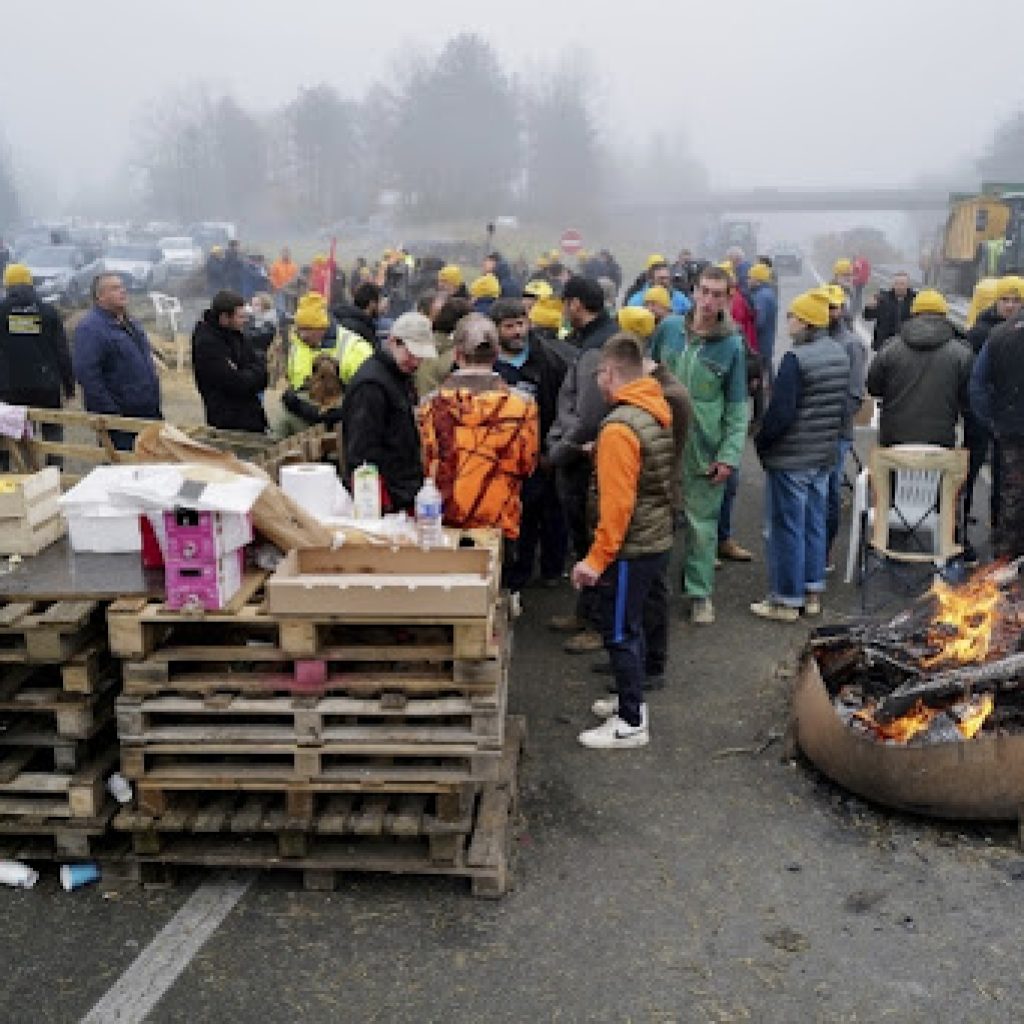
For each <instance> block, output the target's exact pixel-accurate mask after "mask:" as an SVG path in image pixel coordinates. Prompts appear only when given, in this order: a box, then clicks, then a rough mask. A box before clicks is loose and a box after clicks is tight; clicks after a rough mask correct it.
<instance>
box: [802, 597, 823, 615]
mask: <svg viewBox="0 0 1024 1024" xmlns="http://www.w3.org/2000/svg"><path fill="white" fill-rule="evenodd" d="M820 614H821V594H804V615H820Z"/></svg>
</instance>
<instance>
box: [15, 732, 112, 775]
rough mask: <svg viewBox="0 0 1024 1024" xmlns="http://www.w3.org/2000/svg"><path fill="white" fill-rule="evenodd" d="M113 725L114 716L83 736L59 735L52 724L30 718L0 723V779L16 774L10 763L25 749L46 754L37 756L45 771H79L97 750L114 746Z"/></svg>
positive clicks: (22, 753) (16, 759) (24, 751)
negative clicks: (44, 756) (43, 723)
mask: <svg viewBox="0 0 1024 1024" xmlns="http://www.w3.org/2000/svg"><path fill="white" fill-rule="evenodd" d="M115 724H116V723H115V721H114V719H113V718H109V719H108V720H107V721H105V722H102V723H100V725H99V726H98V727H97V728H96V731H95V732H94V733H93V734H92V735H91V736H88V737H86V738H85V739H75V738H73V737H68V736H61V735H60V734H59V733H58V732H57V731H56V729H54V728H53V726H49V727H47V726H46V725H40V724H39V723H37V722H32V721H31V720H22V721H18V722H15V723H13V724H8V725H0V781H7V780H8V779H9V778H11V777H12V776H13V775H14V774H16V771H14V770H13V769H12V766H13V765H16V764H17V763H18V759H19V758H21V757H23V756H24V755H25V753H26V752H27V751H28V752H31V751H38V752H39V753H40V754H43V753H46V754H48V755H49V757H48V759H44V758H42V757H40V759H39V760H45V761H46V764H45V767H44V769H43V770H45V771H55V772H77V771H80V770H81V769H83V768H85V767H86V765H88V764H89V762H90V761H91V760H92V759H93V757H95V755H96V754H97V753H100V752H101V751H103V750H104V749H106V748H109V747H112V746H116V744H117V730H116V728H115ZM5 765H6V767H5ZM18 770H20V769H18Z"/></svg>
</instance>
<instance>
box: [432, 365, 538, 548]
mask: <svg viewBox="0 0 1024 1024" xmlns="http://www.w3.org/2000/svg"><path fill="white" fill-rule="evenodd" d="M419 424H420V436H421V438H422V441H423V465H424V469H425V470H426V472H427V473H428V474H431V473H432V474H433V475H434V479H435V481H436V483H437V487H438V490H439V491H440V492H441V496H442V498H443V499H444V523H445V525H446V526H452V527H461V528H465V529H469V528H472V527H479V526H491V527H497V528H500V529H501V531H502V533H503V534H504V535H505V536H506V537H509V538H511V539H514V538H516V537H518V536H519V518H520V514H521V505H520V501H519V494H520V491H521V489H522V484H523V480H525V479H526V478H527V477H528V476H530V474H531V473H533V471H534V470H535V469H536V468H537V453H538V450H539V428H538V423H537V403H536V402H535V401H534V400H533V399H532V398H531V397H530V396H529V395H526V394H524V393H522V392H521V391H517V390H515V389H514V388H510V387H509V386H508V384H506V383H505V382H504V381H503V380H502V379H501V377H499V376H498V375H497V374H496V373H493V372H491V371H490V370H487V369H485V370H483V371H460V372H456V373H453V374H452V375H451V376H449V377H448V378H447V379H446V380H445V381H444V382H443V383H442V384H441V386H440V388H438V390H437V391H434V392H433V393H431V394H429V395H427V396H426V398H424V399H423V401H422V402H421V403H420V407H419Z"/></svg>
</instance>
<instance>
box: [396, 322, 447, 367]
mask: <svg viewBox="0 0 1024 1024" xmlns="http://www.w3.org/2000/svg"><path fill="white" fill-rule="evenodd" d="M391 337H392V338H398V339H399V340H400V341H401V342H402V343H403V344H404V345H405V347H406V348H407V349H408V350H409V351H410V352H411V353H412V354H413V355H414V356H416V358H417V359H433V358H435V357H436V356H437V346H436V345H435V344H434V332H433V329H432V328H431V326H430V321H429V320H428V319H427V318H426V317H425V316H424V315H423V314H422V313H403V314H402V315H401V316H400V317H399V318H398V319H397V320H396V321H395V322H394V324H393V325H392V327H391Z"/></svg>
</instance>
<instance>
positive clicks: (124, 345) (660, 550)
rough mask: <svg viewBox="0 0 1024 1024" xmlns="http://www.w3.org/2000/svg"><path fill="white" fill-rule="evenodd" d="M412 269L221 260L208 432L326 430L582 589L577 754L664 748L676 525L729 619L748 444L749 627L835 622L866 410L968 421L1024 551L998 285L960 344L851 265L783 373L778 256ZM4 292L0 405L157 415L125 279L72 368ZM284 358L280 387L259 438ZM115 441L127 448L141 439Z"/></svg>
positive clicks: (699, 611) (906, 438) (518, 580)
mask: <svg viewBox="0 0 1024 1024" xmlns="http://www.w3.org/2000/svg"><path fill="white" fill-rule="evenodd" d="M409 260H410V257H408V254H407V253H405V252H404V251H403V250H393V251H389V252H388V253H387V254H385V257H384V258H383V259H382V260H381V261H380V263H379V264H377V265H376V266H375V267H371V266H370V265H369V264H368V263H367V262H366V261H360V262H359V263H357V265H356V266H355V267H354V268H352V271H351V273H350V274H349V275H347V276H346V275H345V274H343V273H342V272H341V271H340V269H339V268H338V266H337V265H336V264H335V262H334V260H333V259H315V260H314V261H313V262H312V264H311V265H310V267H309V268H306V269H304V268H300V267H298V266H297V265H296V264H295V263H294V262H293V261H292V259H291V254H290V253H289V251H288V250H287V249H284V250H282V252H281V255H280V257H279V258H278V259H277V260H276V261H274V263H273V264H272V265H271V266H270V267H269V268H268V269H267V270H266V271H265V272H264V273H263V275H262V276H260V278H259V281H258V282H255V281H250V282H249V283H248V284H247V283H246V280H245V278H244V277H243V276H242V275H243V271H244V272H248V271H245V268H246V261H245V260H243V259H242V258H241V257H240V253H239V251H238V248H237V247H235V246H229V247H228V251H227V252H226V253H224V254H218V253H214V254H213V256H212V258H211V262H212V264H213V266H212V267H211V266H209V265H208V268H207V272H208V273H209V274H210V286H211V288H213V287H214V286H216V290H215V291H214V294H213V298H212V301H211V302H210V304H209V307H208V308H207V309H206V311H205V312H204V313H203V315H202V317H201V318H200V320H199V322H198V323H197V324H196V326H195V330H194V332H193V336H192V368H193V374H194V377H195V383H196V387H197V390H198V392H199V395H200V397H201V399H202V402H203V408H204V410H205V414H206V419H207V422H208V423H210V424H211V425H212V426H216V427H222V428H225V429H230V430H243V431H251V432H264V431H267V430H269V429H271V428H273V429H274V430H275V431H277V432H278V433H279V434H280V435H281V436H285V435H287V434H288V433H289V432H292V431H296V430H300V429H302V428H303V427H305V426H308V425H311V424H324V425H325V426H326V427H327V428H329V429H331V430H337V431H338V440H339V444H338V470H339V473H340V475H341V477H342V479H343V480H344V481H345V482H346V483H349V484H350V483H351V480H352V475H353V473H354V472H355V471H356V470H357V469H358V468H359V467H360V466H362V465H363V464H372V465H373V466H375V467H376V468H377V470H378V473H379V478H380V482H381V505H382V509H383V510H384V511H385V512H386V513H399V512H405V513H409V514H412V513H414V510H415V504H416V498H417V494H418V493H419V491H420V489H421V487H423V485H424V482H425V481H426V480H428V479H429V480H432V481H433V482H434V483H435V484H436V486H437V488H438V490H439V492H440V494H441V497H442V501H443V520H444V523H445V524H446V525H449V526H452V527H463V528H470V527H481V526H487V527H494V528H497V529H499V530H500V531H501V532H502V534H503V536H504V538H505V541H506V543H505V548H504V556H503V581H504V586H505V587H506V588H507V590H508V592H509V594H510V598H509V599H510V602H511V605H512V608H513V612H514V613H517V612H518V611H519V610H521V606H522V601H521V594H522V592H523V590H524V588H525V587H526V585H527V584H528V583H530V582H531V581H532V580H534V579H536V580H537V582H538V584H539V585H541V586H551V587H555V586H559V585H560V583H561V581H562V579H563V578H564V576H565V575H567V574H568V576H569V577H570V578H571V580H572V583H573V585H574V586H575V588H576V590H577V594H576V597H575V599H574V604H573V606H572V607H571V608H566V609H565V614H563V615H559V616H556V617H554V618H553V619H552V620H551V623H550V625H551V628H552V629H555V630H558V631H560V632H563V633H564V634H566V635H565V643H564V646H565V650H566V651H567V652H570V653H581V652H596V651H600V650H601V649H604V650H606V651H607V653H608V659H607V662H606V663H602V664H603V668H604V669H605V670H606V671H607V672H608V673H610V675H611V676H612V680H613V681H612V687H611V688H612V690H613V693H612V694H611V696H610V697H609V698H608V699H603V700H601V701H598V702H597V703H595V705H594V712H595V714H596V715H598V716H599V717H600V718H601V719H602V721H601V722H600V723H599V724H598V725H596V726H595V727H594V728H593V729H589V730H586V731H585V732H584V733H582V734H581V736H580V741H581V743H583V744H584V745H586V746H590V747H596V748H601V749H610V748H617V747H635V746H641V745H643V744H645V743H647V742H648V739H649V725H648V708H647V696H646V694H647V691H649V690H653V689H657V688H658V687H659V686H660V685H662V683H663V680H664V673H665V665H666V658H667V654H668V643H669V635H670V629H669V612H668V595H669V591H670V584H669V581H668V579H667V575H668V556H669V552H670V550H671V549H672V547H673V545H674V541H675V536H676V534H677V533H679V534H681V541H682V548H683V551H682V564H681V576H680V580H679V588H680V590H681V592H682V594H683V595H684V597H685V598H686V599H687V602H688V611H689V618H690V620H691V621H692V622H693V623H694V624H696V625H698V626H710V625H712V624H713V623H714V622H715V607H714V602H713V598H714V589H715V576H716V569H717V568H718V567H719V566H720V565H721V563H722V562H723V561H725V560H734V561H749V560H751V558H752V557H753V555H752V553H751V552H750V551H748V550H746V549H745V548H743V547H742V546H741V545H740V544H739V543H738V542H737V541H736V540H735V538H734V537H733V533H732V519H733V515H734V506H735V501H736V496H737V493H738V478H739V473H740V467H741V463H742V460H743V454H744V450H745V447H746V443H747V438H748V435H750V434H752V435H753V445H754V448H755V450H756V453H757V456H758V458H759V459H760V462H761V465H762V466H763V468H764V473H765V481H766V482H765V487H764V518H763V522H764V537H765V561H766V592H765V596H764V597H763V599H761V600H757V601H754V602H753V603H751V605H750V610H751V612H752V613H753V614H754V615H757V616H759V617H761V618H765V619H770V620H773V621H777V622H797V621H799V620H800V619H801V617H803V616H814V615H817V614H819V613H820V611H821V600H822V594H823V592H824V591H825V589H826V579H827V573H828V571H829V567H830V561H831V550H832V546H833V543H834V541H835V539H836V536H837V533H838V529H839V521H840V515H839V513H840V493H841V482H842V479H843V475H844V468H845V463H846V460H847V457H848V454H849V451H850V449H851V447H852V444H853V420H854V417H855V416H856V415H857V414H858V412H859V410H860V409H861V406H862V403H863V402H864V401H865V397H866V395H871V396H874V397H875V398H877V399H879V400H880V403H881V414H880V424H879V442H880V443H881V444H883V445H897V444H928V445H938V446H942V447H947V448H948V447H953V446H954V445H955V444H956V443H957V432H956V431H957V423H958V420H959V419H960V418H962V419H963V421H964V438H965V444H966V445H967V446H968V447H969V448H970V450H971V468H972V478H971V479H970V481H969V484H968V487H967V493H966V498H967V501H968V503H969V502H970V497H971V491H972V489H973V485H974V478H975V477H976V476H977V472H978V470H979V469H980V466H981V464H982V463H983V462H984V460H985V458H986V455H987V452H988V450H989V448H990V446H993V444H994V452H995V465H996V473H995V478H996V486H994V488H993V506H992V523H993V526H994V529H995V534H994V548H995V551H996V553H997V554H1000V555H1014V556H1015V555H1018V554H1021V553H1024V402H1022V401H1021V396H1022V395H1024V360H1021V359H1020V358H1019V351H1020V348H1019V346H1020V345H1022V344H1024V316H1022V315H1021V306H1022V299H1024V281H1022V280H1021V279H1020V278H1016V277H1007V278H1003V279H1001V280H999V281H996V282H992V283H991V285H989V284H988V283H984V284H985V288H986V289H988V290H987V291H986V292H985V293H984V295H981V296H980V297H977V298H978V301H977V307H978V308H977V310H976V318H975V321H974V323H973V326H972V327H971V329H970V331H969V333H968V334H967V335H966V337H963V336H961V334H960V333H959V332H958V330H957V329H956V328H955V327H954V325H953V323H952V322H951V321H950V319H949V315H948V314H949V309H948V305H947V303H946V300H945V299H944V298H943V296H941V295H940V294H939V293H937V292H935V291H932V290H924V291H921V292H915V291H914V289H913V288H912V287H911V286H910V281H909V279H908V278H907V277H906V275H902V274H899V275H896V277H895V279H894V280H893V282H892V287H891V288H890V289H886V290H884V291H882V292H881V293H879V294H877V295H875V296H872V297H869V298H866V299H865V293H864V280H863V261H861V262H862V265H861V266H860V268H859V269H860V271H861V273H860V276H858V266H857V265H856V264H857V261H855V260H848V259H840V260H839V261H837V262H836V264H835V266H834V268H833V274H832V280H831V281H830V282H829V283H828V284H823V285H821V286H819V287H817V288H813V289H811V290H810V291H807V292H804V293H802V294H800V295H798V296H797V297H796V298H795V299H794V300H793V301H792V302H791V303H790V304H789V305H788V308H787V310H786V318H785V330H786V334H787V335H788V339H789V345H788V346H787V347H786V350H785V352H784V353H783V354H782V355H781V358H777V355H776V330H777V321H778V314H779V305H778V299H779V297H778V287H777V283H776V281H775V277H774V274H773V269H772V266H771V261H770V260H768V259H767V258H764V257H759V258H757V259H755V260H748V259H747V258H746V256H745V254H744V253H743V252H742V251H741V250H738V249H734V250H731V251H729V252H728V253H727V254H726V258H725V259H724V260H722V261H721V262H719V263H711V262H708V261H706V260H700V259H697V258H695V257H694V255H693V254H692V253H691V252H690V251H688V250H683V251H682V252H681V253H680V254H679V256H678V257H677V258H676V259H675V260H673V261H670V260H668V259H666V258H665V257H663V256H661V255H659V254H654V255H652V256H651V257H650V258H649V259H648V260H647V261H646V265H645V267H644V269H643V271H642V272H641V273H640V274H639V275H638V276H637V278H636V279H635V280H634V281H632V282H631V283H626V284H625V286H623V279H622V273H621V269H620V268H619V265H618V263H617V262H616V261H615V259H614V257H612V255H611V254H610V253H609V252H607V251H602V252H601V253H598V254H596V255H594V256H590V255H588V254H580V255H579V257H578V258H577V260H576V266H575V267H574V268H571V267H570V266H568V265H567V264H566V262H565V261H563V260H562V259H561V258H560V257H559V256H558V254H557V253H550V254H545V255H544V256H542V257H541V258H540V259H539V260H538V261H537V262H536V264H535V265H534V266H533V267H526V268H525V272H524V268H523V267H522V266H517V265H513V264H509V263H507V262H506V261H505V260H504V259H503V258H502V257H501V255H500V254H499V253H497V252H494V253H491V254H489V255H488V256H487V257H486V259H485V260H484V261H483V263H482V265H481V266H480V267H479V273H478V274H476V276H469V277H468V279H467V276H464V271H463V268H462V267H460V266H458V265H455V264H446V265H439V266H437V267H436V269H434V270H432V272H431V274H430V276H429V277H428V278H426V279H423V275H422V273H420V274H419V282H420V283H419V286H418V287H417V288H416V289H414V290H413V291H410V290H409V280H410V279H411V278H412V277H415V276H416V274H417V268H416V265H415V262H412V263H410V262H409ZM396 282H399V283H397V284H396ZM297 284H299V285H300V287H297ZM264 285H265V286H266V287H265V291H264ZM4 286H5V288H6V298H5V299H4V301H3V303H2V305H0V401H3V402H5V403H9V404H15V405H19V404H20V405H38V406H44V407H45V406H49V407H57V406H60V404H61V403H62V401H63V400H64V399H66V398H67V397H69V396H70V395H71V394H73V392H74V389H75V384H76V382H77V384H78V385H80V386H81V390H82V395H83V399H84V405H85V408H86V409H88V410H90V411H95V412H101V413H111V414H117V415H122V416H130V417H136V418H147V419H159V418H160V417H161V393H160V381H159V376H158V373H157V371H156V369H155V365H154V360H153V357H152V353H151V350H150V345H149V341H148V338H147V336H146V333H145V330H144V329H143V327H142V325H141V324H139V323H138V322H137V321H136V320H135V319H133V318H132V317H131V316H130V315H129V312H128V296H127V293H126V291H125V289H124V285H123V283H122V281H121V279H120V278H119V277H118V276H117V275H116V274H102V275H100V276H99V277H98V278H97V279H96V280H95V282H94V284H93V292H92V298H93V308H92V309H91V310H90V312H89V313H87V314H86V316H85V317H84V318H83V319H82V320H81V321H80V322H79V324H78V325H77V327H76V328H75V333H74V345H73V354H72V350H71V349H70V348H69V345H68V341H67V338H66V337H65V334H64V328H63V325H62V323H61V320H60V317H59V316H58V315H57V314H56V313H55V312H53V311H52V310H51V309H50V307H48V306H47V305H46V304H45V303H42V302H41V301H40V300H39V298H38V296H37V295H36V294H35V292H34V290H33V286H32V279H31V275H30V274H29V273H28V271H27V270H26V269H25V268H24V267H22V266H20V265H18V264H11V265H9V266H8V267H7V268H6V270H5V273H4ZM251 286H252V287H256V290H255V291H253V290H252V287H251ZM261 296H265V300H264V299H261ZM986 298H987V299H989V300H990V301H985V300H986ZM857 308H861V309H862V313H863V316H864V319H865V320H866V321H867V322H869V323H872V324H873V325H874V337H873V342H872V345H871V349H873V354H871V353H869V352H868V349H867V347H866V346H865V345H864V344H862V342H861V340H860V338H859V336H858V334H857V333H856V331H855V330H854V327H853V311H854V310H855V309H857ZM277 349H281V350H282V355H283V358H282V359H281V360H280V373H281V374H283V376H284V378H285V380H284V385H285V386H284V390H283V393H282V395H281V403H280V404H281V413H280V417H279V422H277V423H275V424H270V423H269V422H268V415H267V411H266V410H267V406H266V405H265V396H266V392H267V390H268V388H273V387H275V386H276V385H277V383H278V380H277V371H275V370H274V368H273V365H272V363H273V360H272V358H271V357H272V354H273V352H274V351H275V350H277ZM869 361H870V365H868V363H869ZM115 443H116V444H117V445H118V446H119V447H124V448H128V447H130V445H131V443H132V436H131V435H130V434H123V435H122V434H119V435H117V436H116V437H115ZM964 539H965V540H966V538H964ZM570 554H571V558H570ZM967 557H968V558H973V557H974V556H973V549H971V547H970V545H969V544H968V545H967ZM570 565H571V567H570Z"/></svg>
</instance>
